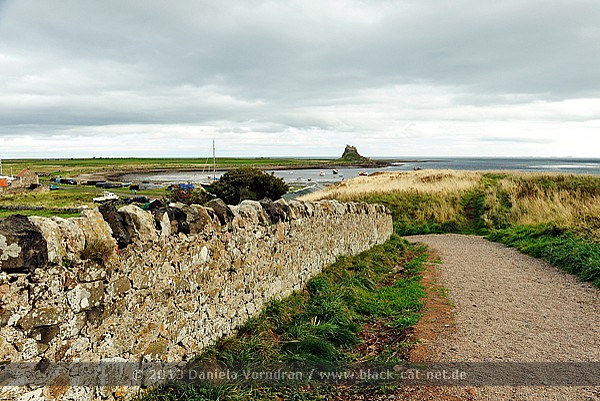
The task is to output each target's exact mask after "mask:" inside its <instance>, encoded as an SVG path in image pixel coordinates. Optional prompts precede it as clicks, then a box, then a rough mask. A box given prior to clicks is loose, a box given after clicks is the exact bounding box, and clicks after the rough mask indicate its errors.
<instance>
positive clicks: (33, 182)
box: [11, 168, 40, 189]
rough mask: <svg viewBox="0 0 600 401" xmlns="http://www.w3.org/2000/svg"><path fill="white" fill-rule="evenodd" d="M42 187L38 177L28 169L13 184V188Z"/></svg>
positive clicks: (18, 175)
mask: <svg viewBox="0 0 600 401" xmlns="http://www.w3.org/2000/svg"><path fill="white" fill-rule="evenodd" d="M39 185H40V178H39V177H38V175H37V174H36V173H35V172H33V171H31V170H30V169H28V168H26V169H23V170H22V171H21V172H20V173H19V174H17V176H16V177H15V179H14V180H13V181H12V183H11V187H13V188H30V189H33V188H36V187H38V186H39Z"/></svg>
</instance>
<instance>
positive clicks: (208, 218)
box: [188, 205, 221, 232]
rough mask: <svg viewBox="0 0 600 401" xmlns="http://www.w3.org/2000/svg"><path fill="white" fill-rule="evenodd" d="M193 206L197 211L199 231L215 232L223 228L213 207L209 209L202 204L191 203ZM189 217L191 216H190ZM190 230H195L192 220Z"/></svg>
mask: <svg viewBox="0 0 600 401" xmlns="http://www.w3.org/2000/svg"><path fill="white" fill-rule="evenodd" d="M191 208H192V209H194V210H195V212H196V218H197V221H196V226H197V230H198V231H197V232H206V231H209V232H215V231H220V230H221V222H220V219H219V217H218V216H217V214H216V213H215V211H214V210H213V209H209V208H206V207H203V206H200V205H191ZM188 219H189V217H188ZM190 231H191V232H193V230H192V227H191V222H190Z"/></svg>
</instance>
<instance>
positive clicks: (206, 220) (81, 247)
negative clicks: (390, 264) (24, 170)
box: [0, 201, 392, 399]
mask: <svg viewBox="0 0 600 401" xmlns="http://www.w3.org/2000/svg"><path fill="white" fill-rule="evenodd" d="M211 206H212V207H203V206H199V205H192V206H186V205H182V204H171V205H169V206H166V207H165V206H162V205H157V206H156V208H154V210H151V211H146V210H142V209H140V208H138V207H136V206H131V205H130V206H125V207H122V208H121V209H119V210H118V212H117V214H116V215H115V211H114V210H112V209H110V208H109V207H107V208H103V209H102V211H98V210H86V211H85V212H83V213H82V216H81V217H78V218H71V219H60V218H39V217H38V218H34V217H31V218H27V217H23V216H13V217H10V218H6V219H4V220H0V250H1V252H2V260H1V262H2V264H1V265H0V266H1V268H2V270H1V271H0V360H4V361H12V362H20V361H26V362H31V363H32V366H34V367H37V366H42V367H44V366H47V365H48V364H52V363H54V362H72V361H98V360H118V361H136V363H137V362H140V361H141V362H151V361H162V362H173V361H182V360H189V358H192V357H193V356H194V355H196V354H197V353H198V352H199V351H200V350H202V349H203V348H204V347H206V346H208V345H210V344H212V343H214V341H215V340H217V339H218V338H219V337H221V336H224V335H226V334H228V333H229V332H230V331H231V330H233V329H234V328H235V327H237V326H239V325H241V324H243V323H244V322H245V321H246V320H247V319H248V318H250V317H252V316H254V315H256V314H257V313H259V312H260V310H261V309H262V308H263V307H264V306H265V304H266V303H267V302H269V301H270V300H272V299H280V298H283V297H285V296H288V295H289V294H290V293H291V292H292V291H294V290H299V289H301V288H302V287H303V286H304V284H305V283H306V282H307V280H309V279H310V277H312V276H313V275H315V274H316V273H318V272H319V271H320V270H321V268H322V267H324V266H325V265H327V264H329V263H331V262H333V261H334V260H335V259H336V257H337V256H338V255H343V254H355V253H357V252H361V251H363V250H366V249H368V248H370V247H371V246H373V245H375V244H378V243H382V242H384V241H385V240H386V239H387V238H388V237H389V236H390V235H391V233H392V221H391V217H390V214H389V212H388V211H387V210H386V209H385V208H384V207H383V206H379V205H367V204H362V203H340V202H336V201H320V202H314V203H302V202H297V201H291V202H289V203H287V202H285V201H277V202H270V201H261V202H256V201H244V202H242V203H241V204H240V205H237V206H227V205H224V204H221V203H220V202H213V203H212V204H211ZM119 218H120V219H119ZM127 236H129V241H130V242H129V244H128V245H126V246H124V243H125V241H126V238H127ZM117 243H118V244H119V245H120V247H121V249H119V250H117V251H115V248H116V247H117ZM94 247H96V248H94ZM90 248H94V249H95V251H96V252H98V251H101V252H104V253H105V255H102V256H104V257H94V258H89V260H88V259H86V258H85V257H86V255H95V256H98V255H97V253H93V251H94V249H90ZM51 366H54V365H51ZM44 369H46V368H44ZM38 370H39V369H38ZM21 376H22V375H21ZM57 380H58V379H57ZM63 387H64V388H65V390H64V391H65V392H74V391H75V390H73V388H74V387H69V386H63ZM15 388H16V387H15ZM61 388H62V387H61ZM84 389H86V390H85V391H87V393H86V395H85V397H87V398H86V399H99V397H100V396H102V397H103V398H111V397H113V396H114V394H116V393H118V392H119V391H122V389H121V390H119V389H116V388H112V389H95V388H93V387H89V386H88V387H84ZM0 390H1V389H0ZM38 390H39V389H38V388H23V392H25V391H29V392H40V391H38ZM55 390H56V388H55V387H52V388H51V389H50V388H49V387H44V388H42V389H41V393H40V394H42V395H43V396H44V397H46V398H51V397H50V396H49V394H51V391H55ZM11 391H12V390H11ZM15 391H16V390H15ZM77 391H80V390H77ZM36 394H37V393H36ZM69 394H70V393H69ZM73 397H75V396H73ZM13 398H17V397H16V396H15V397H13ZM73 399H77V398H76V397H75V398H73Z"/></svg>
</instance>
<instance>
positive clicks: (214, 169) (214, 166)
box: [212, 139, 217, 181]
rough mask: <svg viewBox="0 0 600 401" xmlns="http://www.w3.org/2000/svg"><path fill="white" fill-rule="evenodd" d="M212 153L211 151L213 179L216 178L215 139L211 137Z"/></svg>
mask: <svg viewBox="0 0 600 401" xmlns="http://www.w3.org/2000/svg"><path fill="white" fill-rule="evenodd" d="M212 145H213V146H212V153H213V181H216V180H217V177H216V174H217V158H216V157H215V140H214V139H213V143H212Z"/></svg>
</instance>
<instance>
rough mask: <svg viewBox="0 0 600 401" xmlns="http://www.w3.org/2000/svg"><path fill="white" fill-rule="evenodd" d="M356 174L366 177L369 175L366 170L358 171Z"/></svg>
mask: <svg viewBox="0 0 600 401" xmlns="http://www.w3.org/2000/svg"><path fill="white" fill-rule="evenodd" d="M358 175H359V176H360V177H368V176H369V173H367V172H366V171H361V172H359V173H358Z"/></svg>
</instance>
